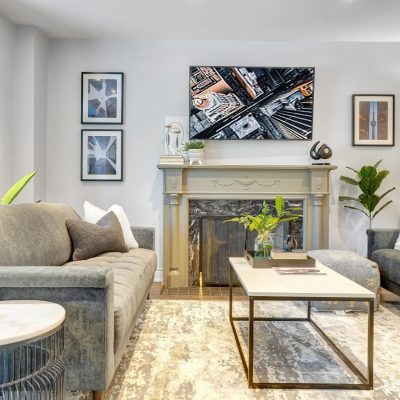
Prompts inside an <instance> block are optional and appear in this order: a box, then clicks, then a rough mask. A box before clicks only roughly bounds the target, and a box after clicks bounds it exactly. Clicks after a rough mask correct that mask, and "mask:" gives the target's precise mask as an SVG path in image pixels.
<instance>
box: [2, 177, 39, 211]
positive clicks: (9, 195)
mask: <svg viewBox="0 0 400 400" xmlns="http://www.w3.org/2000/svg"><path fill="white" fill-rule="evenodd" d="M38 171H39V170H38V169H36V170H35V171H33V172H30V173H29V174H26V175H25V176H24V177H22V178H21V179H20V180H19V181H18V182H16V183H15V184H14V185H12V186H11V187H10V189H8V190H7V192H6V193H5V194H4V196H3V197H2V198H1V199H0V205H5V204H11V203H12V202H13V201H14V199H15V198H16V197H17V196H18V195H19V193H20V192H21V190H22V189H23V188H24V187H25V186H26V184H27V183H28V182H29V181H30V180H31V179H32V178H33V177H34V176H35V175H36V174H37V172H38Z"/></svg>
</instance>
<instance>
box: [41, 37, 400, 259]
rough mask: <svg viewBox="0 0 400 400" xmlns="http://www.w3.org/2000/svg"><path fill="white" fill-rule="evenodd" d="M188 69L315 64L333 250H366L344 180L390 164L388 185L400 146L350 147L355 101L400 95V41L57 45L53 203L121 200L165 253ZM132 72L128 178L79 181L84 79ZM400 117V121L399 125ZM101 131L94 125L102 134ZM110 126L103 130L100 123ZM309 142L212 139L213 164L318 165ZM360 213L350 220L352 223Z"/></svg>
mask: <svg viewBox="0 0 400 400" xmlns="http://www.w3.org/2000/svg"><path fill="white" fill-rule="evenodd" d="M189 65H262V66H315V67H316V87H315V113H314V116H315V122H314V137H313V141H314V140H321V141H323V142H326V143H327V144H329V145H330V146H331V147H332V148H333V151H334V157H333V159H332V160H331V161H332V163H333V164H336V165H338V166H339V169H338V170H337V171H334V172H333V173H332V186H331V192H332V194H331V199H330V202H331V218H330V222H331V229H330V247H331V248H339V249H341V248H347V249H352V250H353V249H356V250H357V251H359V252H360V253H364V252H365V244H366V235H365V228H366V226H367V223H366V221H365V218H363V217H362V215H361V214H357V213H353V212H347V211H343V208H342V206H341V205H340V206H339V205H338V201H337V198H338V195H339V193H341V192H342V191H344V189H343V187H342V186H341V184H340V182H339V177H340V175H341V174H342V173H344V172H345V169H344V167H345V166H347V165H350V166H353V167H355V168H358V167H359V166H361V165H362V164H365V163H374V162H375V161H377V160H378V159H380V158H383V159H384V162H383V167H385V168H388V169H389V170H391V172H392V173H391V176H390V177H389V178H388V179H387V182H385V187H390V186H391V185H395V184H397V183H398V182H399V178H400V171H399V159H400V158H399V150H398V147H394V148H383V147H375V148H362V147H352V146H351V134H352V132H351V126H352V122H351V121H352V115H351V114H352V111H351V95H352V94H354V93H376V94H391V93H393V94H396V95H398V94H399V93H398V88H399V87H400V72H399V68H398V66H399V65H400V44H380V43H300V42H291V43H288V42H279V43H278V42H268V43H266V42H233V41H232V42H230V41H225V42H221V41H214V42H210V41H193V42H189V41H139V42H138V41H107V40H101V41H100V40H99V41H87V40H51V44H50V48H49V76H48V127H47V128H48V140H47V148H48V153H47V198H48V200H50V201H58V202H65V203H68V204H70V205H71V206H73V207H75V208H76V209H77V210H78V211H79V212H81V211H82V203H83V201H84V200H90V201H92V202H94V203H95V204H98V205H99V206H101V207H104V208H106V207H108V206H109V205H110V204H111V203H113V202H118V203H120V204H122V205H123V206H124V207H125V209H126V211H127V213H128V216H129V218H130V220H131V222H132V223H133V224H135V225H142V226H154V227H156V232H157V236H156V240H157V243H156V245H157V248H156V250H157V251H158V253H159V254H160V255H161V250H162V249H161V246H162V238H161V237H160V233H161V221H162V215H161V212H162V211H161V209H162V207H161V205H162V174H161V172H160V171H158V170H157V169H156V164H157V161H158V156H159V155H160V154H161V153H162V151H163V134H164V133H163V132H164V130H163V122H164V116H165V115H186V114H187V112H188V66H189ZM82 71H121V72H125V74H126V75H125V78H126V85H125V100H126V102H125V124H124V126H123V129H124V135H125V136H124V147H125V149H124V156H125V162H124V176H125V179H124V182H122V183H97V182H95V183H91V182H86V183H83V182H80V129H81V128H82V126H81V124H80V73H81V72H82ZM397 122H398V119H397V120H396V124H397ZM95 127H96V126H88V128H95ZM97 127H98V128H101V126H97ZM310 147H311V143H310V142H297V143H296V142H272V141H265V142H259V141H257V142H254V141H253V142H242V141H240V142H210V143H207V148H206V154H207V160H209V161H211V162H221V163H230V162H235V163H271V164H275V163H281V164H296V163H300V164H302V163H309V162H310V160H309V158H308V151H309V148H310ZM391 197H392V198H393V200H395V202H396V204H395V205H393V206H391V207H390V208H388V209H387V210H385V212H384V213H382V215H381V216H380V217H378V218H377V220H376V222H375V223H374V225H375V226H376V227H396V226H399V225H400V221H399V204H400V188H399V189H398V190H397V191H396V193H395V194H393V195H392V196H391ZM350 216H351V218H350Z"/></svg>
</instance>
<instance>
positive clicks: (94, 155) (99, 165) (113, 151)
mask: <svg viewBox="0 0 400 400" xmlns="http://www.w3.org/2000/svg"><path fill="white" fill-rule="evenodd" d="M122 133H123V131H122V130H119V129H82V131H81V180H82V181H122V178H123V165H122V154H123V140H122V139H123V135H122Z"/></svg>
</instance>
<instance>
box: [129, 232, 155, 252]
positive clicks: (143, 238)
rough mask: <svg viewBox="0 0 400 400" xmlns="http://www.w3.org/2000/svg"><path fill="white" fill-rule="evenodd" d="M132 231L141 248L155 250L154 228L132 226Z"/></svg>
mask: <svg viewBox="0 0 400 400" xmlns="http://www.w3.org/2000/svg"><path fill="white" fill-rule="evenodd" d="M131 230H132V233H133V236H135V239H136V241H137V242H138V244H139V247H141V248H142V249H148V250H154V228H143V227H137V226H131Z"/></svg>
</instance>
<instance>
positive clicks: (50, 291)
mask: <svg viewBox="0 0 400 400" xmlns="http://www.w3.org/2000/svg"><path fill="white" fill-rule="evenodd" d="M72 218H79V216H78V214H77V213H76V212H75V211H74V210H73V209H72V208H70V207H67V206H65V205H60V204H43V203H40V204H21V205H9V206H0V241H1V245H0V265H1V266H0V300H10V299H34V300H47V301H52V302H55V303H58V304H61V305H62V306H63V307H64V308H65V309H66V321H65V353H64V362H65V366H66V375H65V378H66V382H65V383H66V388H68V389H69V390H91V391H94V392H95V393H96V397H98V398H99V397H100V398H101V397H102V393H104V391H106V390H107V388H108V387H109V385H110V383H111V380H112V378H113V375H114V372H115V370H116V368H117V366H118V364H119V362H120V360H121V357H122V354H123V352H124V349H125V346H126V344H127V342H128V340H129V337H130V335H131V333H132V330H133V328H134V325H135V322H136V319H137V317H138V315H139V313H140V311H141V309H142V306H143V305H144V302H145V300H146V298H147V297H148V295H149V290H150V287H151V284H152V282H153V277H154V272H155V269H156V254H155V253H154V251H153V250H151V249H146V247H150V248H153V241H154V233H153V231H152V230H151V229H146V228H137V229H133V231H134V235H136V236H135V238H136V239H137V240H138V242H139V246H140V248H139V249H133V250H130V251H129V252H127V253H105V254H102V255H100V256H98V257H95V258H92V259H89V260H85V261H75V262H71V261H70V259H71V252H72V246H71V241H70V238H69V234H68V231H67V228H66V224H65V221H66V220H67V219H72Z"/></svg>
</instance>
